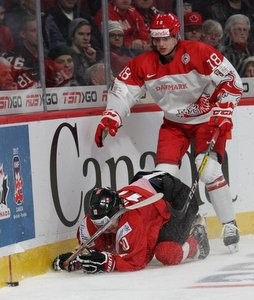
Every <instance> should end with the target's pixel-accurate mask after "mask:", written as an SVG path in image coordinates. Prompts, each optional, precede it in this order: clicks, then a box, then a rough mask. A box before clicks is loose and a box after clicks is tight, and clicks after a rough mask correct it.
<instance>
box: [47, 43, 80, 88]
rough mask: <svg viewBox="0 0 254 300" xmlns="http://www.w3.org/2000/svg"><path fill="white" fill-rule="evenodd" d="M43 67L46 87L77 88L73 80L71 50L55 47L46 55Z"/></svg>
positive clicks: (66, 47)
mask: <svg viewBox="0 0 254 300" xmlns="http://www.w3.org/2000/svg"><path fill="white" fill-rule="evenodd" d="M47 62H48V63H47V64H46V67H45V70H46V84H47V87H56V86H78V82H77V81H76V80H75V79H74V62H73V58H72V50H71V48H70V47H68V46H65V45H63V46H57V47H55V48H52V49H51V50H50V51H49V53H48V60H47Z"/></svg>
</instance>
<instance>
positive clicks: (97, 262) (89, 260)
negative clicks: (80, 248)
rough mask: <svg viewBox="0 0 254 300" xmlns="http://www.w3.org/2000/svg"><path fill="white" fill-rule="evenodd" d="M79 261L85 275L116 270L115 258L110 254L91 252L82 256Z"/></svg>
mask: <svg viewBox="0 0 254 300" xmlns="http://www.w3.org/2000/svg"><path fill="white" fill-rule="evenodd" d="M77 260H78V261H79V263H80V264H81V268H82V269H83V271H84V272H85V273H88V274H93V273H98V272H112V271H114V268H115V258H114V256H113V255H112V254H111V253H108V252H97V251H94V250H91V253H90V254H87V255H80V256H78V257H77Z"/></svg>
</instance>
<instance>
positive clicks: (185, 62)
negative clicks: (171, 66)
mask: <svg viewBox="0 0 254 300" xmlns="http://www.w3.org/2000/svg"><path fill="white" fill-rule="evenodd" d="M189 61H190V55H189V54H188V53H184V54H183V56H182V63H183V64H185V65H187V63H188V62H189Z"/></svg>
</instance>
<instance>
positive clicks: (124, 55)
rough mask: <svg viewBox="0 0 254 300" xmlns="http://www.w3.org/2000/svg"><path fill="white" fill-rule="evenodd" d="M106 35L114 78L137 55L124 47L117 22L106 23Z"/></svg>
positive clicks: (121, 32)
mask: <svg viewBox="0 0 254 300" xmlns="http://www.w3.org/2000/svg"><path fill="white" fill-rule="evenodd" d="M108 33H109V44H110V64H111V69H112V72H113V75H114V76H115V77H116V76H117V75H118V74H119V73H120V72H121V71H122V70H123V68H124V67H125V66H126V65H127V62H128V61H129V60H130V59H131V58H132V57H134V56H135V55H137V53H135V51H133V50H131V49H129V48H126V47H125V46H124V42H123V41H124V32H123V28H122V26H121V24H120V23H119V22H117V21H108Z"/></svg>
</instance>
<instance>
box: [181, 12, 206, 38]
mask: <svg viewBox="0 0 254 300" xmlns="http://www.w3.org/2000/svg"><path fill="white" fill-rule="evenodd" d="M202 25H203V18H202V16H201V15H200V14H199V13H198V12H190V13H186V14H185V15H184V34H185V39H186V40H191V41H200V39H201V36H202Z"/></svg>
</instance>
